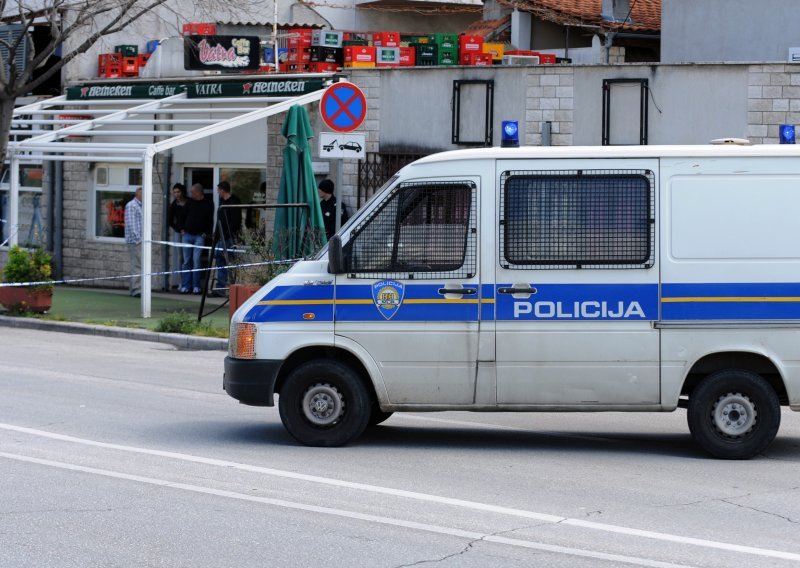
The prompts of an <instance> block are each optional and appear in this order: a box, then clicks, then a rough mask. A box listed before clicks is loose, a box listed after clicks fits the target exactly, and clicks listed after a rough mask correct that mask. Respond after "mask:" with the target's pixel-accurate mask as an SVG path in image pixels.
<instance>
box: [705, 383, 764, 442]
mask: <svg viewBox="0 0 800 568" xmlns="http://www.w3.org/2000/svg"><path fill="white" fill-rule="evenodd" d="M757 416H758V412H757V410H756V406H755V404H754V403H753V401H752V400H750V398H749V397H748V396H745V395H743V394H742V393H738V392H737V393H733V392H729V393H726V394H724V395H722V396H721V397H719V398H718V399H717V402H715V403H714V407H713V409H712V410H711V420H712V422H713V423H714V426H715V427H716V429H717V430H718V431H719V432H720V433H721V434H722V435H723V436H726V437H728V438H741V437H742V436H745V435H747V434H748V433H749V432H750V431H751V430H752V429H753V427H754V426H755V425H756V417H757Z"/></svg>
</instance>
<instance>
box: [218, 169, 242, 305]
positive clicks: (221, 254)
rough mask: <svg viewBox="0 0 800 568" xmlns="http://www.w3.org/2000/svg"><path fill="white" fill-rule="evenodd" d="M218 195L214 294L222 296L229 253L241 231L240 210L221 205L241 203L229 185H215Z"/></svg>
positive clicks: (226, 276)
mask: <svg viewBox="0 0 800 568" xmlns="http://www.w3.org/2000/svg"><path fill="white" fill-rule="evenodd" d="M217 192H218V193H219V209H217V227H218V229H219V242H218V243H217V250H216V254H215V260H216V262H217V285H216V287H215V290H214V292H216V294H214V295H217V294H220V295H221V294H222V293H223V290H224V289H225V288H227V287H228V269H227V268H226V267H227V265H228V264H229V263H228V259H229V258H231V257H232V255H233V253H232V252H231V251H230V249H232V248H233V247H234V246H235V245H236V243H237V242H238V240H239V234H240V233H241V231H242V210H241V209H236V208H232V209H231V208H226V207H223V205H241V204H242V201H241V199H239V198H238V197H236V196H235V195H234V194H233V192H232V191H231V184H230V183H228V182H227V181H221V182H219V184H218V185H217Z"/></svg>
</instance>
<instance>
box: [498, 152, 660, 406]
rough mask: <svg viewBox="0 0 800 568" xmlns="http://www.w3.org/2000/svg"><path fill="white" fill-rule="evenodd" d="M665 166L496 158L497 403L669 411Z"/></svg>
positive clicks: (637, 162) (654, 162)
mask: <svg viewBox="0 0 800 568" xmlns="http://www.w3.org/2000/svg"><path fill="white" fill-rule="evenodd" d="M657 172H658V162H657V160H655V159H650V160H646V159H635V160H634V159H631V160H627V159H625V160H623V159H615V160H598V159H594V160H567V159H564V160H528V161H510V160H509V161H499V162H498V168H497V172H496V175H497V184H498V185H497V187H498V195H497V205H498V209H497V211H498V215H499V227H498V237H499V247H498V249H499V257H498V262H497V263H496V267H495V271H496V280H495V281H496V290H495V292H496V296H495V298H496V330H497V331H496V340H497V342H496V349H497V402H498V404H499V405H504V404H528V405H541V406H551V407H576V408H582V409H587V408H588V409H590V408H591V407H600V406H603V407H606V408H608V407H609V406H621V407H622V406H630V405H651V406H654V405H657V404H659V402H660V372H659V332H658V330H657V329H656V328H655V326H654V322H655V321H657V320H658V317H659V303H658V283H659V277H658V274H659V264H658V243H657V241H656V235H657V232H656V227H655V223H656V219H657V218H658V217H657V209H658V201H657V195H658V192H657V189H658V188H657V183H658V176H657Z"/></svg>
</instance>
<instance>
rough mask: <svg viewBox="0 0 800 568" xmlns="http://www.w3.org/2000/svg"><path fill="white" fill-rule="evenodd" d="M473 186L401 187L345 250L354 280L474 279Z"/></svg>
mask: <svg viewBox="0 0 800 568" xmlns="http://www.w3.org/2000/svg"><path fill="white" fill-rule="evenodd" d="M476 198H477V188H476V187H475V184H473V183H472V182H466V181H461V182H436V183H406V184H400V185H399V186H397V187H396V188H395V189H393V190H392V191H391V193H390V195H388V196H387V197H386V200H385V201H384V202H383V203H382V204H381V205H380V206H379V207H378V209H376V210H375V211H374V212H373V213H372V214H371V215H369V216H368V217H367V218H366V219H364V221H362V222H361V223H360V224H359V225H358V226H356V227H354V229H353V232H352V233H351V237H350V240H349V242H348V243H347V246H346V247H345V250H344V255H345V266H346V271H347V272H349V273H351V274H352V277H356V278H396V279H425V280H433V279H442V278H471V277H472V276H474V275H475V274H476V272H477V252H476V248H477V244H476V238H477V235H476V233H477V228H476V227H477V223H476V215H477V209H476Z"/></svg>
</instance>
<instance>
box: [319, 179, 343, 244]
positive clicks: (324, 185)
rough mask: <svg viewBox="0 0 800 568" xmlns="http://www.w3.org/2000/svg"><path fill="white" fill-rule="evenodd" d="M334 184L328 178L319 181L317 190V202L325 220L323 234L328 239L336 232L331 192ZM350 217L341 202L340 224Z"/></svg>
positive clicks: (334, 205) (334, 203)
mask: <svg viewBox="0 0 800 568" xmlns="http://www.w3.org/2000/svg"><path fill="white" fill-rule="evenodd" d="M333 191H334V184H333V182H332V181H331V180H329V179H324V180H322V181H321V182H319V185H318V186H317V192H318V193H319V204H320V206H321V207H322V219H323V221H324V222H325V236H326V237H327V239H328V240H331V237H332V236H333V235H334V233H336V196H335V195H334V194H333ZM349 218H350V216H349V215H348V214H347V207H345V206H344V202H342V214H341V223H340V226H341V225H344V223H345V222H346V221H347V220H348V219H349Z"/></svg>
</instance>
